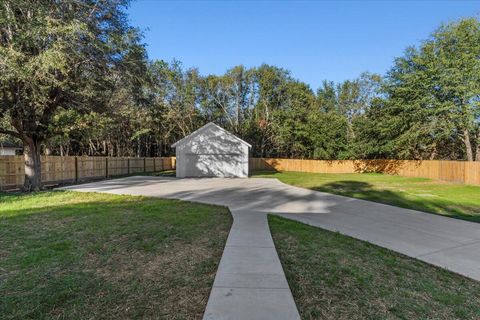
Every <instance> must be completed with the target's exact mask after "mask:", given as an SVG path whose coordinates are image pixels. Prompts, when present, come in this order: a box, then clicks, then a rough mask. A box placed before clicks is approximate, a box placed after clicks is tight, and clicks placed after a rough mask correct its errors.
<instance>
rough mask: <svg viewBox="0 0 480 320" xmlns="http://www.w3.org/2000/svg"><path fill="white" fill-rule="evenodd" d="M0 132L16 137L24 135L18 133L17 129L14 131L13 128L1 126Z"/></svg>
mask: <svg viewBox="0 0 480 320" xmlns="http://www.w3.org/2000/svg"><path fill="white" fill-rule="evenodd" d="M0 133H2V134H7V135H10V136H13V137H15V138H19V139H22V136H21V135H20V133H18V132H16V131H12V130H7V129H5V128H0Z"/></svg>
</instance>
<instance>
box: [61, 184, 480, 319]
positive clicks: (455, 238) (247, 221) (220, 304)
mask: <svg viewBox="0 0 480 320" xmlns="http://www.w3.org/2000/svg"><path fill="white" fill-rule="evenodd" d="M64 189H70V190H76V191H95V192H108V193H115V194H133V195H145V196H154V197H163V198H173V199H182V200H191V201H197V202H204V203H210V204H217V205H224V206H228V207H229V208H230V211H231V212H232V214H233V216H234V224H233V227H232V230H231V232H230V235H229V238H228V240H227V244H226V247H225V251H224V254H223V256H222V260H221V262H220V266H219V269H218V272H217V276H216V278H215V283H214V288H213V290H212V292H211V296H210V299H209V301H208V305H207V310H206V312H205V319H298V318H299V316H298V312H297V309H296V307H295V304H294V303H293V298H292V296H291V293H290V291H289V290H288V285H287V283H286V280H285V276H284V273H283V270H282V268H281V264H280V262H279V260H278V256H277V253H276V251H275V248H274V246H273V241H272V239H271V235H270V231H269V229H268V225H267V220H266V214H267V213H273V214H277V215H280V216H284V217H287V218H290V219H294V220H298V221H301V222H304V223H307V224H311V225H314V226H318V227H321V228H324V229H327V230H331V231H338V232H340V233H343V234H346V235H349V236H352V237H355V238H358V239H361V240H365V241H368V242H370V243H373V244H376V245H379V246H382V247H385V248H388V249H391V250H394V251H397V252H400V253H403V254H405V255H408V256H411V257H414V258H418V259H420V260H423V261H426V262H429V263H432V264H434V265H437V266H440V267H443V268H446V269H449V270H452V271H454V272H457V273H459V274H462V275H465V276H467V277H470V278H472V279H476V280H480V224H477V223H473V222H467V221H461V220H456V219H452V218H447V217H442V216H437V215H433V214H428V213H423V212H419V211H414V210H408V209H402V208H398V207H393V206H389V205H383V204H379V203H374V202H369V201H363V200H357V199H352V198H347V197H342V196H337V195H332V194H327V193H321V192H316V191H311V190H307V189H302V188H296V187H292V186H289V185H286V184H283V183H281V182H280V181H278V180H276V179H261V178H253V179H220V178H212V179H176V178H166V177H128V178H123V179H116V180H106V181H100V182H95V183H89V184H84V185H78V186H71V187H66V188H64Z"/></svg>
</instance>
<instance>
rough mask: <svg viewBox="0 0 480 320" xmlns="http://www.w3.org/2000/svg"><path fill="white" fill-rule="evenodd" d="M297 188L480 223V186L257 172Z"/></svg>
mask: <svg viewBox="0 0 480 320" xmlns="http://www.w3.org/2000/svg"><path fill="white" fill-rule="evenodd" d="M253 176H254V177H262V178H266V177H268V178H278V179H279V180H280V181H282V182H284V183H287V184H291V185H294V186H298V187H304V188H308V189H313V190H317V191H323V192H329V193H335V194H339V195H343V196H348V197H353V198H358V199H364V200H370V201H375V202H381V203H386V204H392V205H394V206H398V207H403V208H409V209H415V210H420V211H425V212H432V213H437V214H441V215H446V216H451V217H455V218H460V219H465V220H470V221H476V222H480V186H471V185H462V184H454V183H448V182H441V181H436V180H431V179H425V178H408V177H400V176H391V175H384V174H379V173H346V174H335V173H333V174H332V173H330V174H329V173H305V172H256V173H254V174H253Z"/></svg>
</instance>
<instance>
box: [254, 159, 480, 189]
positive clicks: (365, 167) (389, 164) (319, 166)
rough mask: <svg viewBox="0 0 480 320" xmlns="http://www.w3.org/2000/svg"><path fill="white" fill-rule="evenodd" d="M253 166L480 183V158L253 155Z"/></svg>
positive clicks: (271, 168) (264, 168) (280, 169)
mask: <svg viewBox="0 0 480 320" xmlns="http://www.w3.org/2000/svg"><path fill="white" fill-rule="evenodd" d="M249 165H250V170H251V171H254V170H276V171H298V172H317V173H363V172H378V173H386V174H392V175H400V176H405V177H422V178H430V179H437V180H443V181H451V182H459V183H465V184H479V185H480V162H467V161H447V160H445V161H443V160H423V161H420V160H418V161H417V160H380V159H378V160H331V161H330V160H303V159H273V158H250V163H249Z"/></svg>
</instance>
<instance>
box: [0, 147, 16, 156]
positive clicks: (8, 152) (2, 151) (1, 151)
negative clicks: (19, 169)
mask: <svg viewBox="0 0 480 320" xmlns="http://www.w3.org/2000/svg"><path fill="white" fill-rule="evenodd" d="M15 150H16V149H15V148H9V147H5V148H2V147H0V156H14V155H15Z"/></svg>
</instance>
